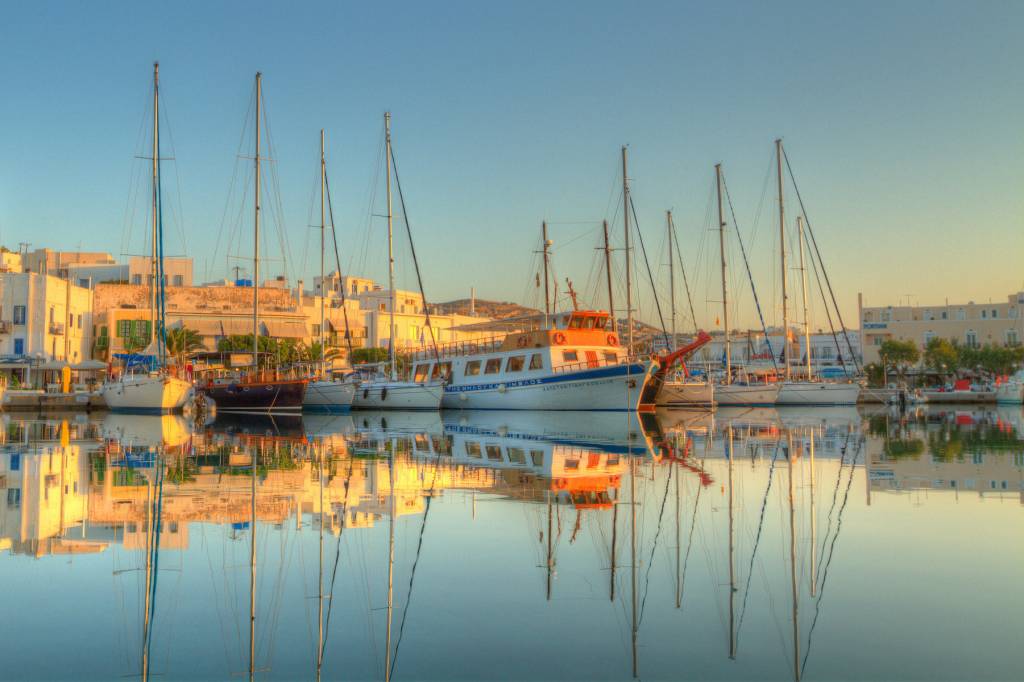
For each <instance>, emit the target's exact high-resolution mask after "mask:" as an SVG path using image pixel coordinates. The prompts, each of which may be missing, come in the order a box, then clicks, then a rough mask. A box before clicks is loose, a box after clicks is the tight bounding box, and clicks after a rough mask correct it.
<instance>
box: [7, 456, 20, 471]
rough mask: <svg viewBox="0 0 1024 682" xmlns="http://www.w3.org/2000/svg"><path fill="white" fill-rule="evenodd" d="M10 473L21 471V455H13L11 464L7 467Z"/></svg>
mask: <svg viewBox="0 0 1024 682" xmlns="http://www.w3.org/2000/svg"><path fill="white" fill-rule="evenodd" d="M7 470H8V471H21V455H20V454H12V455H11V460H10V464H9V465H8V467H7Z"/></svg>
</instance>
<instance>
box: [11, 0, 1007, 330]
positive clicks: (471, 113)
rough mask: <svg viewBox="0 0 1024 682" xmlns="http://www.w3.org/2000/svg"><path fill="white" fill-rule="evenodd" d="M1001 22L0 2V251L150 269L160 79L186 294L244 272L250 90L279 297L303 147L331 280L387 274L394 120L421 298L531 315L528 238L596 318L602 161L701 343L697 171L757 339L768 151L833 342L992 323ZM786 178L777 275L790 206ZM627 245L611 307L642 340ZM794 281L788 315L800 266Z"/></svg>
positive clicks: (713, 285) (768, 248) (770, 308)
mask: <svg viewBox="0 0 1024 682" xmlns="http://www.w3.org/2000/svg"><path fill="white" fill-rule="evenodd" d="M1022 28H1024V5H1022V4H1020V3H1012V2H1005V3H1001V2H978V3H962V2H909V1H908V2H900V3H867V4H860V5H857V6H835V5H832V4H826V5H822V4H821V3H813V2H806V3H801V2H795V3H757V2H750V3H744V2H731V3H706V2H705V3H684V2H664V3H661V2H640V3H613V2H596V1H595V2H586V3H583V2H580V3H560V4H555V3H544V2H517V3H478V2H446V3H412V2H410V3H404V2H393V3H388V4H383V3H373V4H372V5H371V4H370V3H364V4H357V3H315V2H310V3H301V4H294V3H291V4H288V5H285V4H281V3H261V2H248V3H242V2H217V3H185V2H181V3H175V4H174V5H173V6H171V5H167V4H165V3H163V4H158V3H116V2H110V3H101V4H98V3H84V2H83V3H79V2H66V3H47V2H40V3H18V4H12V5H9V6H8V7H6V9H5V19H4V21H3V22H2V24H0V44H2V45H3V48H2V54H3V59H0V83H2V87H3V91H2V96H0V243H2V244H4V245H6V246H7V247H8V248H17V245H18V243H19V242H28V243H31V245H32V248H38V247H43V246H47V247H50V248H53V249H77V248H79V246H81V248H83V249H86V250H105V251H109V252H111V253H113V254H115V255H118V256H119V257H120V256H121V255H122V254H126V253H140V252H144V251H145V249H147V248H148V247H147V246H146V241H145V240H146V234H147V227H146V217H145V216H146V210H147V209H146V205H145V187H146V186H145V184H141V185H140V184H139V183H140V182H145V179H144V175H140V173H143V172H144V170H145V164H146V163H147V162H146V161H144V160H141V159H138V158H136V157H137V156H141V155H145V154H146V153H147V150H146V145H147V144H148V143H147V142H146V135H148V129H147V128H146V126H148V125H149V123H148V118H147V117H148V116H151V113H150V110H149V98H150V97H151V94H150V88H151V78H152V62H153V61H154V60H159V61H160V63H161V98H162V104H161V107H162V114H163V121H164V123H163V126H164V127H163V130H164V136H163V137H162V142H161V144H162V145H163V152H162V153H163V154H164V155H165V156H173V160H169V161H166V162H165V163H164V171H163V173H164V187H165V197H168V198H166V199H165V202H166V205H167V206H169V207H171V208H172V209H173V210H171V211H169V213H170V215H169V216H168V227H167V238H166V244H167V246H166V249H167V253H169V254H181V253H186V254H188V255H191V256H193V257H194V258H195V259H196V273H197V279H200V280H202V279H204V278H207V277H208V278H210V279H212V278H215V277H224V276H226V275H227V274H228V267H229V266H230V265H232V264H235V263H236V262H238V261H237V260H236V261H232V260H230V259H229V256H231V255H234V256H238V257H243V256H248V255H249V254H251V244H250V241H251V236H248V235H249V234H250V231H251V225H250V222H249V220H250V218H249V216H250V215H251V213H250V209H249V208H248V207H247V206H246V204H245V199H244V197H245V195H244V194H243V192H244V191H245V187H244V186H243V185H245V177H246V176H245V173H246V172H250V173H251V171H250V170H249V164H251V161H248V160H246V159H244V158H243V159H240V158H239V156H240V155H241V156H246V155H251V154H252V145H251V142H250V140H249V138H248V137H243V132H244V131H246V130H247V128H246V125H247V124H246V118H247V116H249V115H251V114H250V107H251V102H252V93H253V77H254V74H255V73H256V71H261V72H262V73H263V89H264V98H265V103H266V110H267V115H268V120H269V126H270V131H271V134H272V142H273V146H272V148H271V149H270V150H269V152H268V151H267V150H266V149H265V150H264V153H265V154H267V153H269V154H270V155H271V156H272V157H273V159H274V163H273V171H274V173H275V175H276V182H275V183H271V187H270V190H269V192H268V197H267V198H266V199H265V202H270V203H271V204H272V205H274V206H277V205H278V204H279V205H280V206H281V207H282V209H281V211H280V212H279V213H277V212H276V211H272V212H271V213H274V215H275V216H277V217H278V218H279V219H278V220H276V221H268V223H275V224H271V225H268V229H267V230H266V231H265V235H266V239H267V241H265V242H264V244H265V246H264V250H265V253H266V254H268V261H267V263H266V264H265V265H264V273H267V272H270V273H271V274H273V273H276V272H284V271H285V257H287V272H288V274H289V275H290V276H291V277H293V278H294V277H299V276H301V277H303V278H305V279H306V280H307V281H309V279H310V278H311V277H312V276H313V274H314V273H315V272H316V271H317V269H318V267H319V263H318V253H319V246H318V242H317V241H316V240H317V239H318V233H317V231H316V230H315V229H312V228H310V225H313V224H317V223H318V222H319V204H318V203H317V200H316V196H317V195H316V192H318V179H317V172H318V155H319V131H320V129H321V128H324V129H325V130H326V136H327V151H326V156H327V164H328V172H329V174H330V179H331V190H332V203H333V206H334V213H335V224H336V228H337V230H338V239H339V252H340V261H341V264H342V269H343V270H346V271H348V272H352V273H353V274H363V275H367V276H371V277H374V278H378V279H385V278H386V259H385V258H386V256H385V248H386V247H385V236H384V235H385V234H386V227H385V222H384V221H383V220H382V219H381V218H379V217H377V216H379V215H381V214H383V213H384V211H385V208H384V205H383V172H382V170H381V169H380V168H379V160H380V158H381V153H380V145H381V139H382V132H381V131H382V119H383V112H384V111H386V110H390V111H391V112H392V115H393V139H394V145H395V156H396V159H397V162H398V167H399V171H400V178H401V183H402V189H403V192H404V195H405V200H406V206H407V211H408V217H409V224H410V226H411V230H412V234H413V238H414V240H415V245H416V251H417V255H418V256H419V260H420V264H421V270H422V275H423V280H424V282H423V283H424V288H425V292H426V294H427V298H428V300H432V301H443V300H450V299H454V298H464V297H467V296H468V295H469V291H470V288H471V287H473V288H475V290H476V294H477V296H479V297H481V298H486V299H497V300H512V301H517V302H521V303H525V304H532V305H537V304H539V303H540V302H541V300H542V299H541V298H540V296H539V295H538V293H537V290H536V288H535V286H534V282H535V279H534V277H535V273H536V270H537V259H536V254H535V252H536V250H537V249H538V248H539V246H540V225H541V222H542V221H544V220H547V221H549V224H550V226H549V229H550V238H551V240H552V242H553V245H552V252H553V256H552V261H553V264H554V272H555V277H557V278H558V281H559V287H560V289H561V290H563V291H564V289H565V288H566V285H565V279H566V278H570V279H572V280H573V282H574V285H575V288H576V290H577V291H579V292H580V296H581V299H582V300H581V303H582V304H584V305H588V306H595V307H598V306H599V307H605V306H606V304H607V302H606V296H605V295H604V293H603V292H604V288H603V287H604V284H603V280H601V278H600V277H601V273H600V272H599V271H598V270H596V268H595V265H596V262H597V259H598V258H599V257H600V254H599V252H597V251H596V250H595V247H597V246H598V245H599V240H600V230H601V221H602V220H605V219H607V220H609V221H611V230H612V234H613V247H615V248H619V247H621V246H622V236H621V233H622V224H621V222H622V221H621V218H622V211H621V208H620V206H619V201H620V199H621V195H620V186H621V151H620V150H621V147H622V146H623V145H628V147H629V176H630V179H631V184H632V195H633V201H634V206H635V209H636V213H637V218H638V222H639V229H640V231H641V232H640V233H641V234H642V235H643V239H644V247H645V248H646V251H647V256H648V259H649V261H650V262H651V268H652V276H653V279H654V280H655V288H656V290H657V291H658V292H659V296H660V297H661V298H662V299H665V300H663V301H662V308H663V315H664V316H665V317H666V320H667V319H668V307H669V306H668V303H667V297H668V286H667V263H668V257H667V255H666V254H665V249H664V246H665V211H666V210H668V209H671V210H672V211H673V216H674V221H675V225H676V230H677V233H678V236H679V242H680V249H681V251H682V256H683V265H684V266H685V267H686V270H687V279H688V284H689V285H690V290H691V291H690V293H691V298H692V300H693V308H694V311H695V313H696V318H697V324H698V326H700V327H703V328H709V329H713V328H715V327H716V324H718V325H720V324H721V320H720V319H719V318H720V314H719V309H720V306H721V298H722V296H721V284H720V279H719V277H720V276H719V257H718V245H717V239H718V236H717V233H715V232H712V229H713V228H715V227H716V226H717V220H716V219H715V218H714V217H713V215H712V213H713V208H714V206H713V203H711V200H712V198H713V189H714V184H713V183H714V177H713V167H714V164H716V163H722V164H723V168H724V170H725V174H726V178H727V186H728V190H729V196H730V197H731V199H732V202H733V207H734V209H735V214H736V221H735V225H737V226H738V228H739V229H738V233H739V234H740V235H743V237H744V238H745V240H746V242H745V247H746V250H747V255H748V258H749V261H750V267H751V272H752V274H753V280H754V282H755V285H756V287H757V289H758V295H759V299H760V302H761V304H762V307H763V309H764V314H765V317H766V320H767V321H768V323H769V324H772V323H774V322H777V321H778V320H779V317H780V310H781V296H780V293H779V290H780V281H781V277H780V268H779V262H778V239H779V237H778V206H777V202H776V199H775V197H774V192H775V185H774V182H775V178H774V176H773V175H772V174H771V173H772V168H773V167H772V153H773V141H774V140H775V139H776V138H778V137H781V138H783V140H784V144H785V147H786V151H787V154H788V156H789V159H790V161H791V163H792V166H793V174H794V177H795V179H796V182H797V183H798V186H799V190H800V195H801V197H802V198H803V201H804V207H805V212H806V214H807V217H808V219H809V220H810V222H811V225H812V228H813V230H814V233H815V238H816V239H817V241H818V246H819V248H820V251H821V256H822V259H823V262H824V265H825V268H826V270H827V272H828V275H829V278H830V280H831V283H832V285H833V287H834V289H835V293H836V297H837V299H838V300H839V302H840V310H841V312H842V313H843V315H844V318H845V321H847V324H850V325H851V326H856V303H857V294H858V292H863V294H864V298H865V304H866V305H886V304H893V305H896V304H899V303H906V302H907V301H908V300H909V301H910V302H911V303H920V304H922V305H923V304H934V303H941V302H942V301H944V300H945V299H947V298H948V299H949V300H951V301H964V300H977V301H983V300H989V299H991V300H994V301H1001V300H1005V297H1006V296H1007V295H1008V294H1009V293H1011V292H1015V291H1018V290H1021V289H1024V268H1022V267H1021V254H1024V229H1022V228H1024V225H1022V216H1024V199H1022V193H1021V191H1020V189H1021V187H1022V186H1024V162H1022V161H1021V159H1022V158H1024V141H1022V134H1021V131H1022V127H1021V123H1020V115H1019V114H1020V112H1021V111H1022V109H1024V106H1022V105H1024V68H1022V66H1024V47H1022V46H1021V42H1020V35H1021V33H1022ZM249 125H250V126H251V123H250V124H249ZM249 130H251V127H250V128H249ZM247 134H248V133H246V135H247ZM785 184H786V190H785V192H786V193H785V204H786V209H787V224H788V227H787V229H788V230H789V232H788V234H789V235H790V236H788V237H787V244H788V247H789V250H790V253H789V256H790V264H791V265H793V264H794V263H796V262H797V253H798V252H797V244H796V241H795V237H793V236H792V223H791V222H790V221H792V219H793V218H794V217H795V215H796V213H797V211H796V209H797V202H796V196H795V192H794V190H793V186H792V182H791V180H790V178H788V177H787V178H786V180H785ZM140 188H141V190H142V191H141V193H140V192H139V189H140ZM248 196H249V197H251V190H249V195H248ZM396 206H397V198H396ZM709 211H712V212H711V213H709ZM396 227H399V226H397V225H396ZM400 227H401V229H404V224H402V225H401V226H400ZM728 230H729V232H730V233H731V234H730V238H729V239H728V246H727V260H728V265H729V273H730V274H729V278H728V280H729V289H730V293H729V296H730V298H731V299H732V301H733V304H732V307H731V313H730V315H731V316H732V321H733V323H734V325H735V326H743V325H750V326H756V325H757V324H759V323H758V322H757V316H756V312H755V306H754V303H753V300H752V297H751V294H750V284H749V282H748V279H747V276H746V274H745V270H744V269H743V267H742V260H741V255H740V252H739V248H738V245H737V244H736V242H735V233H736V229H735V226H734V225H733V221H732V220H731V218H730V219H729V227H728ZM635 239H636V238H635V237H634V240H635ZM247 240H248V241H247ZM282 243H283V244H285V247H284V248H282V247H281V244H282ZM635 246H636V251H635V253H634V256H635V267H634V279H635V280H636V281H635V286H634V289H635V290H636V292H637V295H638V301H639V302H638V304H637V305H638V307H639V309H640V314H641V316H642V317H644V319H646V320H648V321H650V322H655V323H656V322H657V315H658V314H657V310H656V307H655V304H654V297H653V296H652V293H651V291H652V287H651V284H650V278H648V276H647V271H646V269H645V268H644V266H643V261H642V259H641V257H640V256H641V253H640V251H639V243H637V244H635ZM614 257H615V260H616V265H615V266H614V267H613V269H614V270H615V275H616V277H615V279H616V296H617V297H618V303H617V307H619V308H621V307H622V306H623V303H622V302H623V301H624V287H623V281H624V280H623V276H622V268H623V264H622V262H623V259H622V252H621V251H616V252H615V254H614ZM397 260H398V270H399V284H400V285H401V286H405V287H408V288H415V280H414V277H413V272H412V267H411V259H410V258H409V251H408V247H407V246H405V242H404V241H402V240H399V248H398V249H397ZM332 262H333V257H332V258H330V259H329V261H328V263H329V265H330V264H331V263H332ZM790 273H791V274H790V277H791V280H790V285H791V297H792V298H791V305H795V306H799V305H800V302H799V289H798V288H797V289H795V290H794V289H793V287H794V286H797V287H798V286H799V274H800V273H799V272H797V271H795V270H790ZM679 275H680V272H679V271H678V270H677V272H676V276H677V279H678V278H679ZM809 278H810V279H811V281H812V286H811V293H810V298H811V301H812V304H811V308H812V310H811V314H810V315H811V320H812V324H813V325H814V326H817V327H820V326H822V325H824V324H826V323H825V322H824V320H823V318H824V309H823V307H822V305H821V302H820V301H821V296H820V293H819V291H818V290H817V289H816V287H815V286H814V285H813V273H811V274H810V275H809ZM677 285H678V286H677V298H678V300H677V307H678V309H679V311H680V315H681V318H680V322H679V325H680V327H681V328H686V327H687V326H688V325H692V322H690V321H689V312H688V310H689V306H688V304H687V303H686V300H685V298H686V297H685V291H684V287H683V286H682V285H681V283H679V282H678V281H677ZM815 302H816V303H815ZM559 305H560V306H565V305H568V303H567V300H566V299H565V298H564V297H563V298H561V299H560V301H559ZM791 317H792V316H791ZM684 318H685V319H684Z"/></svg>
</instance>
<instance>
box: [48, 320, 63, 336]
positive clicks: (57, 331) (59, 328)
mask: <svg viewBox="0 0 1024 682" xmlns="http://www.w3.org/2000/svg"><path fill="white" fill-rule="evenodd" d="M50 333H51V334H53V335H55V336H63V335H64V323H63V322H51V323H50Z"/></svg>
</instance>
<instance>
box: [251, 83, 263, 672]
mask: <svg viewBox="0 0 1024 682" xmlns="http://www.w3.org/2000/svg"><path fill="white" fill-rule="evenodd" d="M256 83H257V92H259V74H257V76H256ZM262 452H263V441H262V440H260V441H258V443H257V445H256V447H255V448H253V453H252V479H251V484H252V491H251V494H250V504H251V508H250V520H249V532H250V543H249V679H250V680H253V679H255V678H256V465H257V463H258V460H259V455H260V454H261V453H262Z"/></svg>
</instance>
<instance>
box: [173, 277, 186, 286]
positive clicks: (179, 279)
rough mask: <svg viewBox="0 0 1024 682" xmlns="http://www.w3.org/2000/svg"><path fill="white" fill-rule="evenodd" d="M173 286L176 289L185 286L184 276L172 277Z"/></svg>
mask: <svg viewBox="0 0 1024 682" xmlns="http://www.w3.org/2000/svg"><path fill="white" fill-rule="evenodd" d="M174 286H176V287H183V286H185V277H184V275H175V276H174Z"/></svg>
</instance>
